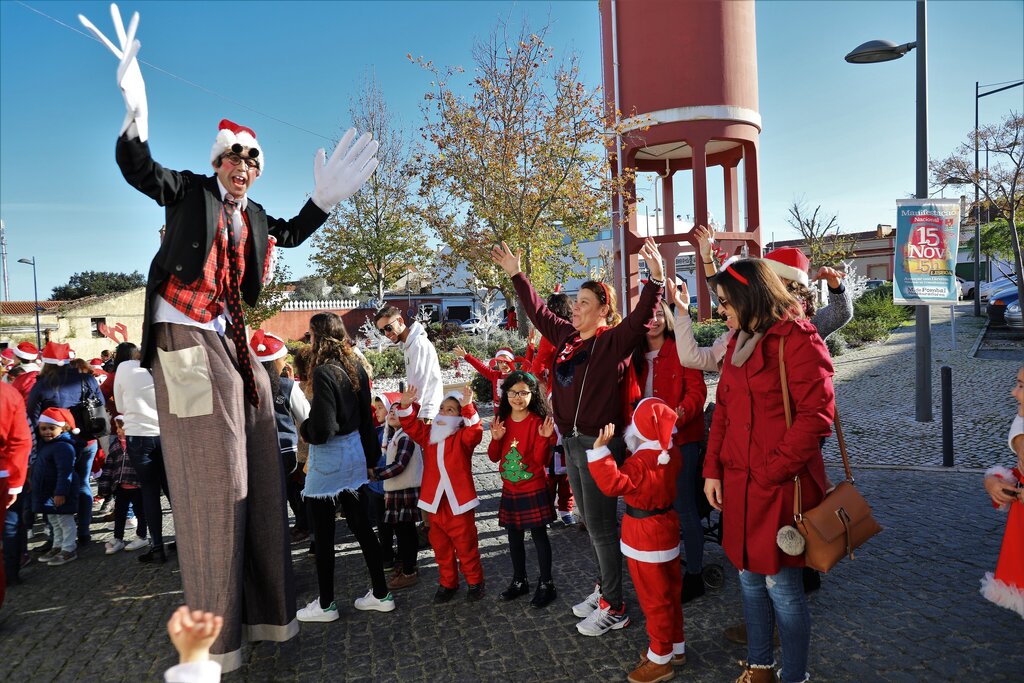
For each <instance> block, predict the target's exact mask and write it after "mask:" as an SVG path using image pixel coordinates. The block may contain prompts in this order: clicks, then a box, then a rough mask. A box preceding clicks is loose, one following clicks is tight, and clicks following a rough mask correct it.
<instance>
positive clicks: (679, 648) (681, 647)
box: [672, 641, 686, 655]
mask: <svg viewBox="0 0 1024 683" xmlns="http://www.w3.org/2000/svg"><path fill="white" fill-rule="evenodd" d="M672 654H674V655H685V654H686V641H683V642H682V643H672Z"/></svg>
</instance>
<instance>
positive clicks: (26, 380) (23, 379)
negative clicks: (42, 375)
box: [11, 370, 39, 401]
mask: <svg viewBox="0 0 1024 683" xmlns="http://www.w3.org/2000/svg"><path fill="white" fill-rule="evenodd" d="M37 379H39V371H38V370H28V371H26V372H23V373H21V374H20V375H18V376H17V377H15V378H14V379H12V380H11V386H12V387H14V388H15V389H17V390H18V393H19V394H21V398H22V400H23V401H27V400H28V395H29V394H31V393H32V387H34V386H35V385H36V380H37Z"/></svg>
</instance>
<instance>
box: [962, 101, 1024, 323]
mask: <svg viewBox="0 0 1024 683" xmlns="http://www.w3.org/2000/svg"><path fill="white" fill-rule="evenodd" d="M1021 85H1024V81H1017V82H1016V83H1013V84H1011V85H1007V86H1003V87H1002V88H997V89H995V90H989V91H988V92H984V93H983V92H981V88H987V87H989V86H983V85H981V84H980V83H979V82H978V81H975V82H974V315H975V316H979V317H980V316H981V204H980V203H979V201H978V188H979V187H980V185H981V174H980V169H979V168H978V103H979V101H980V100H981V98H982V97H988V96H989V95H995V94H996V93H997V92H1002V91H1004V90H1009V89H1010V88H1016V87H1018V86H1021ZM985 152H986V156H987V154H988V149H986V150H985ZM985 175H986V182H987V176H988V164H987V163H986V164H985ZM987 198H988V197H987V196H986V199H987ZM986 217H987V216H986Z"/></svg>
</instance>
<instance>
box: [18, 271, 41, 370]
mask: <svg viewBox="0 0 1024 683" xmlns="http://www.w3.org/2000/svg"><path fill="white" fill-rule="evenodd" d="M18 263H24V264H25V265H26V266H32V293H33V295H34V296H35V309H36V348H37V349H39V352H40V353H42V351H43V335H42V333H41V332H40V331H39V286H38V285H37V284H36V257H35V256H33V257H32V258H30V259H27V258H20V259H18Z"/></svg>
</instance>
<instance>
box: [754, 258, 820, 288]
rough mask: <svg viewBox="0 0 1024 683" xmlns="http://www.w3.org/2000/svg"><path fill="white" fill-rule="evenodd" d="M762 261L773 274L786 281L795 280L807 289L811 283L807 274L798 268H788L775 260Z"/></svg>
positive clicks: (765, 259)
mask: <svg viewBox="0 0 1024 683" xmlns="http://www.w3.org/2000/svg"><path fill="white" fill-rule="evenodd" d="M761 260H762V261H764V262H765V265H767V266H768V267H769V268H771V269H772V272H774V273H775V274H776V275H778V276H779V277H781V278H783V279H785V280H795V281H797V282H799V283H800V284H802V285H803V286H804V287H806V286H807V285H808V284H809V283H810V281H811V280H810V278H809V277H808V276H807V273H806V272H804V271H802V270H800V269H798V268H794V267H793V266H787V265H786V264H785V263H782V262H781V261H776V260H775V259H770V258H764V259H761Z"/></svg>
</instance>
